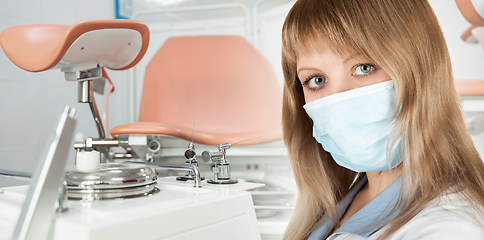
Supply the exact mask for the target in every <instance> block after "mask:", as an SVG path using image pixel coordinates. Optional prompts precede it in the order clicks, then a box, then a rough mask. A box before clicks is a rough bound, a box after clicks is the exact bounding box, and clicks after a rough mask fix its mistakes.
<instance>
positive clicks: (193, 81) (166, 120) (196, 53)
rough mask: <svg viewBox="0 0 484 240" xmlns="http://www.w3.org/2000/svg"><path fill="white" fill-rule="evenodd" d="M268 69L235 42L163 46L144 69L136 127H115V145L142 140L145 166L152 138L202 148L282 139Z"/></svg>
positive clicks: (220, 39) (278, 100)
mask: <svg viewBox="0 0 484 240" xmlns="http://www.w3.org/2000/svg"><path fill="white" fill-rule="evenodd" d="M281 92H282V91H281V88H280V86H279V83H278V81H277V77H276V74H275V72H274V69H273V67H272V66H271V64H270V63H269V61H268V60H267V59H265V57H264V56H263V55H262V54H261V53H260V52H259V51H257V50H256V49H255V48H254V47H253V46H252V45H251V44H250V43H249V42H247V41H246V40H245V39H244V38H242V37H239V36H188V37H173V38H169V39H168V40H167V41H166V42H165V43H164V44H163V45H162V47H161V48H160V49H159V50H158V52H157V53H156V54H155V55H154V57H153V58H152V59H151V61H150V62H149V64H148V65H147V67H146V71H145V77H144V83H143V95H142V99H141V106H140V113H139V122H136V123H130V124H125V125H121V126H117V127H115V128H113V129H112V130H111V135H113V136H115V137H116V138H117V139H118V140H121V139H127V138H129V137H130V136H136V135H146V136H148V139H147V140H146V139H145V140H143V142H146V141H148V144H147V146H148V148H144V149H140V148H138V149H135V148H133V150H134V151H135V153H136V154H137V155H138V156H139V157H141V158H143V157H144V156H147V157H146V158H147V159H146V160H148V161H153V160H152V159H149V158H153V157H157V156H159V154H160V151H159V150H160V143H159V141H158V137H159V136H162V135H169V136H174V137H177V138H181V139H185V140H188V141H192V140H193V142H195V143H200V144H207V145H218V144H221V143H231V144H234V143H238V142H240V144H241V145H249V144H260V143H266V142H271V141H275V140H278V139H281V136H282V130H281V122H280V119H281V107H282V94H281Z"/></svg>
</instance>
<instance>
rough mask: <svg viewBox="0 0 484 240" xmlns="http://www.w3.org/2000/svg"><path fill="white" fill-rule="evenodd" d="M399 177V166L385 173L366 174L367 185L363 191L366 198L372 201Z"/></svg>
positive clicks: (400, 171)
mask: <svg viewBox="0 0 484 240" xmlns="http://www.w3.org/2000/svg"><path fill="white" fill-rule="evenodd" d="M401 175H402V168H401V166H397V167H395V168H392V169H390V170H385V171H377V172H367V173H366V176H367V178H368V184H367V185H366V186H365V190H366V193H367V194H368V197H370V198H371V199H373V198H374V197H376V195H378V194H379V193H381V192H382V191H383V190H384V189H385V188H386V187H388V186H389V185H390V184H392V183H393V182H394V181H395V180H396V179H397V178H398V177H400V176H401Z"/></svg>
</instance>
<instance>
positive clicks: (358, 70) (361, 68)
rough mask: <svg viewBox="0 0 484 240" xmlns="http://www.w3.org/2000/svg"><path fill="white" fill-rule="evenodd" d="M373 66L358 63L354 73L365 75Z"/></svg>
mask: <svg viewBox="0 0 484 240" xmlns="http://www.w3.org/2000/svg"><path fill="white" fill-rule="evenodd" d="M374 68H375V67H374V66H373V65H370V64H360V65H358V66H357V67H356V69H355V75H365V74H368V73H370V72H371V70H373V69H374Z"/></svg>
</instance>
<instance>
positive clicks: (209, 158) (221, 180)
mask: <svg viewBox="0 0 484 240" xmlns="http://www.w3.org/2000/svg"><path fill="white" fill-rule="evenodd" d="M230 147H232V145H231V144H230V143H221V144H219V145H218V151H217V152H210V151H203V152H202V159H203V162H205V163H214V164H215V166H213V168H212V171H213V179H209V180H207V182H208V183H212V184H234V183H238V182H239V181H238V180H237V179H232V178H230V165H229V162H228V161H227V158H226V157H225V154H226V151H227V149H229V148H230Z"/></svg>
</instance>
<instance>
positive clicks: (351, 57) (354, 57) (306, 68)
mask: <svg viewBox="0 0 484 240" xmlns="http://www.w3.org/2000/svg"><path fill="white" fill-rule="evenodd" d="M361 55H362V54H358V55H351V56H348V57H347V58H345V59H343V64H346V63H347V62H349V61H350V60H352V59H356V58H357V57H358V56H361ZM307 70H314V71H321V69H318V68H312V67H304V68H300V69H299V70H297V73H296V74H299V72H301V71H307Z"/></svg>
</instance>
